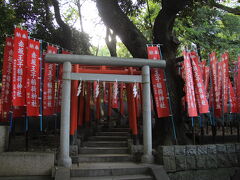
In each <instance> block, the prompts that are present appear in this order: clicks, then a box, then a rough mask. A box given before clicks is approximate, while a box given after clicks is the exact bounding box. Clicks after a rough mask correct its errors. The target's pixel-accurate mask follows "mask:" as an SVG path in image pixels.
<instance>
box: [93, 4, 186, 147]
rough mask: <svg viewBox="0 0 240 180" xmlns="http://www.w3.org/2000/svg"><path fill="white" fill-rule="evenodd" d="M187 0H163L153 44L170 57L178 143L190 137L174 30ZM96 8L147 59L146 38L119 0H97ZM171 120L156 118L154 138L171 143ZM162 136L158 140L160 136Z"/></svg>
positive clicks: (132, 50) (133, 51)
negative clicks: (158, 45) (178, 15)
mask: <svg viewBox="0 0 240 180" xmlns="http://www.w3.org/2000/svg"><path fill="white" fill-rule="evenodd" d="M186 1H187V0H182V1H178V0H162V6H163V8H162V10H161V11H160V12H159V14H158V16H157V18H156V21H155V24H154V31H153V35H154V42H153V43H154V44H162V52H163V57H164V59H166V60H167V67H166V77H167V85H168V90H169V93H170V97H171V105H172V110H173V112H172V113H173V118H174V121H175V126H176V128H177V135H178V142H179V143H180V144H184V143H186V142H187V138H186V136H185V132H184V123H183V114H182V109H181V97H182V96H183V91H182V89H183V81H182V79H181V78H180V77H179V76H178V75H177V71H176V50H177V47H178V45H179V42H178V40H177V39H176V38H175V36H174V35H173V33H172V30H173V25H174V20H175V18H176V14H177V13H178V12H179V11H180V10H182V9H183V8H184V7H185V5H186ZM96 2H97V8H98V11H99V14H100V16H101V17H102V19H103V21H104V23H105V25H106V26H108V27H110V28H111V29H112V30H113V31H114V32H115V33H116V34H117V35H118V36H119V37H120V38H121V40H122V42H123V43H124V45H125V46H126V47H127V48H128V50H129V51H130V53H131V54H132V55H133V57H141V58H146V57H147V52H146V44H147V40H146V38H145V37H144V36H143V35H142V33H141V32H140V31H139V30H138V29H137V28H136V26H135V25H134V24H133V23H132V22H131V21H130V20H129V18H128V17H127V15H126V14H124V13H123V12H122V10H121V9H120V8H119V6H118V3H117V1H112V0H96ZM172 130H173V128H172V123H171V119H170V118H163V119H157V121H156V125H155V130H154V132H155V133H154V134H155V135H156V136H155V137H154V140H155V139H156V140H157V144H172V143H173V141H172V140H173V139H172V136H173V135H172ZM158 137H159V139H157V138H158Z"/></svg>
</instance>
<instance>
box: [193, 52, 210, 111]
mask: <svg viewBox="0 0 240 180" xmlns="http://www.w3.org/2000/svg"><path fill="white" fill-rule="evenodd" d="M191 60H192V69H193V77H194V88H195V92H196V93H195V94H196V99H197V105H198V111H199V113H201V114H202V113H208V112H209V106H208V101H207V96H206V91H205V88H204V85H203V78H202V73H201V69H200V67H199V64H198V56H197V53H196V52H194V51H193V52H191Z"/></svg>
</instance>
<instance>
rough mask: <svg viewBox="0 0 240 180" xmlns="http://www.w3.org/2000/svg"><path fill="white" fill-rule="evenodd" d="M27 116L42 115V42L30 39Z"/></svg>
mask: <svg viewBox="0 0 240 180" xmlns="http://www.w3.org/2000/svg"><path fill="white" fill-rule="evenodd" d="M26 94H27V96H26V100H27V116H39V115H40V43H39V41H34V40H32V39H29V40H28V53H27V89H26Z"/></svg>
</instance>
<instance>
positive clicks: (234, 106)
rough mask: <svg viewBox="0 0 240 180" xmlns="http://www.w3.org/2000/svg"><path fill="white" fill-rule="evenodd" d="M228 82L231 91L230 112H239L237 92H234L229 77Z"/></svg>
mask: <svg viewBox="0 0 240 180" xmlns="http://www.w3.org/2000/svg"><path fill="white" fill-rule="evenodd" d="M228 82H229V91H230V92H229V103H230V113H238V109H237V98H236V94H235V92H234V89H233V86H232V83H231V81H230V79H228Z"/></svg>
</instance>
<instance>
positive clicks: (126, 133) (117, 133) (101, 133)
mask: <svg viewBox="0 0 240 180" xmlns="http://www.w3.org/2000/svg"><path fill="white" fill-rule="evenodd" d="M128 135H129V133H128V132H111V131H109V132H97V133H96V136H128Z"/></svg>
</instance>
